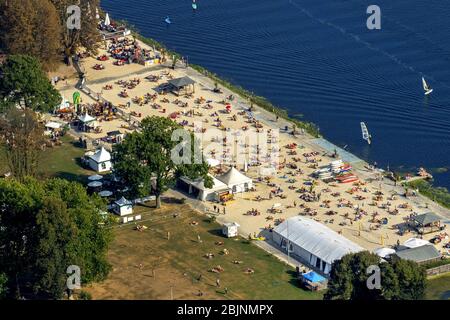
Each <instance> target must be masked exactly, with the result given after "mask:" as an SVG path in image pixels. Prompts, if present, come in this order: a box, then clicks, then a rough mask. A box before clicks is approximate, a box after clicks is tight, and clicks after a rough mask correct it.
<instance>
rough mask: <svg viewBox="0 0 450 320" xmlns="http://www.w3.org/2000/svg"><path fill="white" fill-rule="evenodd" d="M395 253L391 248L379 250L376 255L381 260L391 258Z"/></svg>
mask: <svg viewBox="0 0 450 320" xmlns="http://www.w3.org/2000/svg"><path fill="white" fill-rule="evenodd" d="M394 253H395V250H394V249H391V248H378V249H377V250H375V254H376V255H377V256H379V257H381V258H386V257H387V256H390V255H391V254H394Z"/></svg>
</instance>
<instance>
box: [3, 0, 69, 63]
mask: <svg viewBox="0 0 450 320" xmlns="http://www.w3.org/2000/svg"><path fill="white" fill-rule="evenodd" d="M0 9H1V10H0V29H1V30H2V33H1V34H0V43H1V46H2V47H3V48H4V49H5V50H6V51H7V52H8V53H9V54H19V53H27V54H29V55H32V56H34V57H36V58H38V59H39V61H40V62H41V63H42V64H43V66H44V67H45V69H51V68H52V67H53V65H54V64H55V63H56V62H57V61H58V60H61V59H60V56H61V35H60V24H59V16H58V14H57V12H56V9H55V7H54V6H53V5H52V4H51V3H50V2H48V1H47V0H16V1H7V2H6V1H1V0H0Z"/></svg>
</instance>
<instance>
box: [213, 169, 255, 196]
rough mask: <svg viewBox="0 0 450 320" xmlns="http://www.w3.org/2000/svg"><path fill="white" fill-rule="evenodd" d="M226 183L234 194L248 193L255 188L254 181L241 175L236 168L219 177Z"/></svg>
mask: <svg viewBox="0 0 450 320" xmlns="http://www.w3.org/2000/svg"><path fill="white" fill-rule="evenodd" d="M217 179H218V180H220V181H222V182H223V183H225V184H226V185H227V186H228V188H230V189H231V191H232V193H239V192H246V191H248V190H249V189H250V188H252V186H253V182H252V179H250V178H249V177H247V176H246V175H243V174H242V173H240V172H239V171H238V170H237V169H236V168H234V167H231V169H230V170H228V171H227V172H226V173H225V174H223V175H221V176H219V177H217Z"/></svg>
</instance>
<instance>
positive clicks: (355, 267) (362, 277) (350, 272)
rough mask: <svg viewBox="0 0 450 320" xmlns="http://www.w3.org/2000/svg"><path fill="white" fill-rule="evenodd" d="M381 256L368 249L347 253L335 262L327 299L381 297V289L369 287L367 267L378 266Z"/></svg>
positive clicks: (371, 298)
mask: <svg viewBox="0 0 450 320" xmlns="http://www.w3.org/2000/svg"><path fill="white" fill-rule="evenodd" d="M379 262H380V258H379V257H378V256H377V255H375V254H372V253H370V252H368V251H363V252H358V253H355V254H347V255H345V256H343V257H342V259H341V260H337V261H335V262H334V263H333V265H332V268H331V273H330V281H329V283H328V290H327V292H326V294H325V296H324V299H326V300H335V299H337V300H349V299H351V300H368V299H370V300H373V299H379V298H380V291H379V290H377V289H372V290H371V289H369V288H368V286H367V279H368V277H369V276H370V274H367V271H366V270H367V268H368V267H369V266H371V265H376V266H378V264H379Z"/></svg>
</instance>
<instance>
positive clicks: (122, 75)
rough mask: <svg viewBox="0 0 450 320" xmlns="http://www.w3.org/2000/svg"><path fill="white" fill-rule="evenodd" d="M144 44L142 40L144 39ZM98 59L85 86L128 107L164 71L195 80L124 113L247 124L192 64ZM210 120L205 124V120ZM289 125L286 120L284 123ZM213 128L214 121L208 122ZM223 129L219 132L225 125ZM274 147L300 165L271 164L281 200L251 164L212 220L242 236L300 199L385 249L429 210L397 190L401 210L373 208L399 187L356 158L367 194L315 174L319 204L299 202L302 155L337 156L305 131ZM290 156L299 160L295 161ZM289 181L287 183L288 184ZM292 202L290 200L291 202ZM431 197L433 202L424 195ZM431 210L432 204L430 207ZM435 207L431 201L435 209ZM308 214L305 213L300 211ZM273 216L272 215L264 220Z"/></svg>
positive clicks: (68, 88)
mask: <svg viewBox="0 0 450 320" xmlns="http://www.w3.org/2000/svg"><path fill="white" fill-rule="evenodd" d="M144 46H145V45H144ZM104 53H105V52H100V54H99V55H102V54H104ZM97 63H100V62H99V61H97V60H96V59H94V58H87V59H84V60H83V65H84V67H85V69H86V71H87V79H88V81H87V85H88V87H89V88H90V89H91V90H93V91H94V92H96V93H101V94H102V96H103V97H104V98H105V99H106V100H108V101H111V102H112V103H113V104H114V105H126V104H127V103H128V102H129V101H131V99H132V98H134V97H142V96H144V95H145V94H148V93H149V94H154V93H155V88H156V87H157V86H158V85H160V84H163V83H165V82H167V80H168V79H169V77H168V76H167V75H163V74H167V73H169V74H170V76H171V77H172V78H178V77H182V76H185V75H188V76H189V77H191V78H192V79H194V80H195V81H196V82H197V83H196V85H195V94H194V96H193V97H192V98H185V97H184V96H180V97H176V96H175V95H173V94H167V95H164V96H159V97H158V98H157V99H156V101H155V103H157V104H159V105H160V106H161V109H155V108H152V107H151V103H150V104H147V105H143V106H139V105H138V104H135V103H131V107H130V108H124V109H123V111H124V112H126V113H130V112H136V113H140V114H141V118H140V119H142V118H144V117H146V116H152V115H156V116H164V117H167V116H168V115H169V114H171V113H172V112H183V111H189V110H194V112H195V113H197V115H196V116H189V115H182V114H180V116H179V117H178V119H177V120H176V121H177V122H180V121H183V120H186V121H188V122H189V125H187V126H186V128H190V129H193V127H192V126H191V125H192V123H193V122H196V123H197V124H199V123H201V124H203V127H204V128H207V129H208V128H212V125H213V124H214V122H213V121H212V120H213V119H215V118H220V120H221V121H222V124H223V126H224V127H226V128H231V129H242V127H243V126H249V127H252V126H251V124H249V123H246V120H247V119H245V118H244V116H242V115H239V114H238V113H239V112H241V111H242V110H243V108H244V107H248V103H247V102H246V101H245V100H243V99H241V98H239V97H236V100H234V101H232V102H230V103H231V106H232V111H231V113H225V112H224V111H225V106H224V105H223V104H221V103H219V102H220V101H221V100H223V99H225V97H226V96H228V95H230V94H231V92H230V91H228V90H226V89H224V88H221V89H222V90H223V93H222V94H217V93H214V92H213V91H212V88H213V87H214V83H213V82H212V81H211V80H210V79H208V78H206V77H205V76H203V75H201V74H199V73H197V72H196V71H194V70H192V69H190V68H189V69H185V68H180V67H178V68H176V69H175V70H171V69H170V68H168V67H165V66H161V65H156V66H152V67H143V66H140V65H137V64H131V65H125V66H115V65H113V60H112V59H110V60H109V61H105V62H101V63H102V64H103V65H104V66H105V69H104V70H100V71H96V70H93V68H92V66H93V65H95V64H97ZM149 75H154V76H162V79H161V80H160V81H158V82H150V81H148V80H146V79H145V77H146V76H149ZM134 78H139V79H140V80H141V82H140V84H139V85H138V86H137V87H136V88H135V89H132V90H127V91H128V93H129V98H122V97H120V96H119V93H120V91H121V90H122V88H121V87H120V86H119V85H117V84H116V81H118V80H131V79H134ZM105 85H112V86H113V89H112V90H105V89H104V86H105ZM74 86H75V82H74V81H69V84H68V85H65V84H60V85H59V90H60V91H61V93H62V94H63V95H64V96H65V97H66V98H69V99H70V97H71V96H72V94H73V92H74V91H75V90H76V89H75V87H74ZM200 97H203V98H204V99H205V100H206V101H208V100H211V101H212V102H211V103H210V105H211V106H212V109H205V108H204V107H205V105H206V103H202V104H196V103H194V101H195V100H196V99H198V98H200ZM163 98H167V99H169V101H170V102H161V99H163ZM176 99H178V100H180V101H182V102H187V103H188V107H184V108H182V107H179V106H177V105H176V104H174V103H173V101H174V100H176ZM82 101H83V103H92V102H94V100H93V99H91V98H90V97H88V96H87V95H84V94H82ZM162 109H166V112H165V113H162ZM214 112H217V114H218V116H214V117H211V114H213V113H214ZM233 115H235V116H236V118H237V121H233V120H232V119H231V117H232V116H233ZM254 116H255V117H256V118H258V119H261V121H262V124H263V127H264V129H270V128H272V130H275V129H277V128H280V127H282V128H283V127H284V126H285V125H286V123H287V122H286V121H285V120H281V119H280V120H279V121H277V122H275V120H274V119H275V116H273V115H271V114H270V113H269V112H267V111H265V110H262V109H260V108H258V107H256V106H255V111H254ZM206 121H208V123H206ZM123 125H126V121H124V120H122V119H117V120H114V121H108V122H105V121H104V122H101V123H100V126H101V127H102V129H103V131H102V133H100V134H94V133H88V134H85V135H86V136H88V137H90V138H92V139H99V138H101V137H103V136H105V134H106V132H108V131H113V130H117V129H119V130H121V131H122V132H125V131H126V130H124V129H123V128H121V126H123ZM289 126H290V128H291V125H289ZM214 128H216V127H214ZM223 133H225V131H223ZM294 142H295V143H296V144H297V145H298V146H299V148H296V152H297V155H289V154H288V152H289V149H288V148H286V147H285V146H286V145H288V144H291V143H294ZM278 146H279V148H281V151H280V154H279V162H280V163H283V161H284V160H286V163H295V164H296V165H297V166H298V168H300V169H301V170H302V171H303V173H302V174H299V173H298V172H296V170H293V169H289V168H287V167H285V168H282V169H279V170H277V172H276V174H274V175H273V176H272V177H271V179H270V182H271V183H273V184H274V185H276V186H277V187H280V188H281V189H282V190H283V195H284V196H285V198H284V199H281V198H279V197H273V198H272V199H270V200H269V199H268V198H269V194H270V191H271V190H272V189H274V187H270V186H268V185H267V183H265V182H257V179H258V177H259V176H260V170H259V169H258V167H254V166H252V167H250V168H249V171H248V172H247V173H246V174H247V175H248V176H250V177H251V178H253V180H254V182H255V183H254V185H255V187H256V191H251V192H247V193H242V194H237V195H236V196H235V200H234V201H232V202H229V203H227V205H226V207H225V208H226V209H225V210H226V214H224V215H220V216H219V218H218V220H219V221H220V222H237V223H239V224H240V226H241V227H240V233H241V234H243V235H244V236H246V235H248V234H254V233H256V234H260V233H261V232H262V231H264V228H265V227H268V226H269V225H270V226H272V227H273V226H274V224H275V219H287V218H290V217H294V216H297V215H299V214H302V213H304V212H305V208H301V207H300V205H302V204H303V205H304V206H306V207H308V208H310V209H311V210H313V211H316V212H317V214H316V215H315V216H314V217H310V218H313V219H315V220H317V221H320V222H322V223H324V224H326V225H327V226H328V227H330V228H331V229H333V230H335V231H337V232H339V233H341V234H342V235H343V236H345V237H346V238H348V239H350V240H352V241H354V242H355V243H357V244H359V245H360V246H362V247H364V248H366V249H369V250H373V249H376V248H379V247H387V246H393V245H395V244H396V243H397V241H400V242H401V243H403V242H404V241H405V240H406V239H408V238H411V237H415V235H414V234H412V233H410V234H405V235H403V236H400V235H398V234H397V232H396V229H395V228H393V226H394V225H396V224H399V223H402V222H404V221H405V218H406V217H407V216H409V215H410V214H412V213H413V212H416V213H424V212H427V211H430V209H426V208H425V205H424V202H423V199H421V198H420V199H419V198H418V197H415V198H414V199H405V198H404V197H403V196H397V199H395V200H389V202H390V206H389V207H390V208H391V209H398V211H399V213H398V214H396V215H392V214H389V213H388V211H387V210H386V209H382V208H379V207H377V206H373V205H371V203H372V199H373V197H374V193H375V192H377V191H381V192H382V193H383V194H384V195H383V200H381V201H378V204H379V205H381V204H382V203H386V202H387V201H388V200H387V198H388V197H389V196H390V195H391V194H392V193H393V190H394V189H397V190H399V189H398V188H394V187H393V186H389V185H387V184H386V183H383V184H381V190H380V183H379V182H376V181H375V182H370V181H367V179H368V178H370V177H371V178H376V173H375V172H371V171H369V170H367V169H364V165H365V164H364V163H363V162H359V163H354V164H352V165H353V166H357V167H358V168H359V170H358V171H357V175H358V176H359V177H360V181H361V182H362V183H363V184H364V185H362V186H361V189H363V188H366V189H367V192H363V191H356V192H354V193H352V194H351V193H349V190H350V189H352V188H353V187H354V186H353V185H352V184H338V183H332V184H326V183H324V182H323V181H320V180H316V182H317V185H316V186H315V187H314V190H315V191H316V192H317V193H321V198H320V201H319V202H304V201H303V200H301V199H299V196H300V195H301V194H300V193H297V192H296V190H297V189H298V188H301V187H302V186H304V187H305V188H307V189H309V186H308V185H305V182H307V181H311V180H312V179H311V177H310V175H311V173H312V172H313V171H314V170H315V169H314V168H311V167H310V165H311V163H307V162H305V159H306V158H305V157H304V156H303V154H304V153H311V152H313V151H317V152H318V153H319V154H318V155H316V156H314V157H310V159H312V158H314V159H315V161H316V162H317V163H318V164H319V166H322V165H327V164H329V163H330V162H331V161H333V160H335V159H333V158H331V157H329V156H327V155H323V153H324V152H323V150H322V149H320V148H319V147H318V146H317V145H315V144H314V143H313V139H312V137H310V136H309V135H307V134H298V135H297V136H296V137H294V136H292V135H291V134H288V133H284V132H283V130H281V133H280V134H279V141H278ZM294 158H297V159H295V160H294ZM237 167H238V169H240V170H242V169H243V165H242V164H238V166H237ZM289 179H295V180H296V182H294V183H289V182H288V180H289ZM289 186H291V188H292V189H290V188H289ZM333 193H340V195H339V196H333V195H332V194H333ZM257 196H259V197H261V198H263V199H267V200H262V201H256V200H255V198H256V197H257ZM356 196H361V197H365V198H366V199H364V200H357V199H356ZM339 199H342V201H341V202H343V203H344V202H351V203H352V204H353V207H338V206H337V205H338V203H339V201H338V200H339ZM323 201H328V202H329V204H328V205H329V208H326V207H324V202H323ZM294 202H295V204H296V206H294ZM430 202H431V201H430ZM275 203H279V204H281V209H282V213H268V210H269V209H270V208H271V207H272V206H273V205H274V204H275ZM405 203H406V204H407V206H408V207H409V208H400V205H401V204H405ZM204 205H205V206H206V207H207V208H209V210H210V211H212V207H213V206H214V205H215V204H214V203H209V202H206V203H204ZM356 206H359V208H360V209H362V210H364V211H366V212H367V215H362V218H361V219H360V220H358V221H354V218H355V211H356V210H355V207H356ZM252 208H255V209H257V210H258V211H259V212H260V215H258V216H249V215H245V214H246V213H247V211H249V210H251V209H252ZM430 208H431V207H430ZM433 208H434V207H433ZM330 210H333V211H336V212H337V214H334V215H332V216H329V215H326V212H328V211H330ZM439 210H441V212H445V213H446V214H448V210H444V209H442V208H440V209H439ZM220 212H223V207H222V206H220ZM375 212H377V213H378V215H377V217H376V218H377V219H382V218H387V219H388V224H386V225H381V226H380V227H379V228H378V229H377V230H371V229H372V228H374V227H375V226H376V225H378V224H376V223H372V222H371V220H372V214H373V213H375ZM306 217H309V216H308V215H306ZM269 219H273V220H269ZM435 234H436V233H433V234H429V235H425V236H424V239H430V238H431V237H433V236H434V235H435ZM446 242H448V240H447V241H443V242H441V244H440V245H437V246H436V247H437V248H438V249H440V250H441V251H442V252H443V248H442V244H443V243H446Z"/></svg>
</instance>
